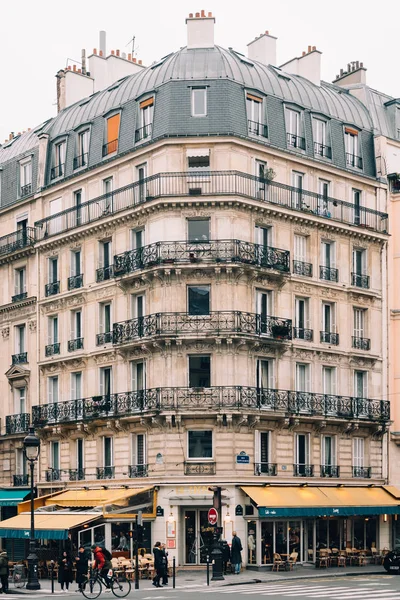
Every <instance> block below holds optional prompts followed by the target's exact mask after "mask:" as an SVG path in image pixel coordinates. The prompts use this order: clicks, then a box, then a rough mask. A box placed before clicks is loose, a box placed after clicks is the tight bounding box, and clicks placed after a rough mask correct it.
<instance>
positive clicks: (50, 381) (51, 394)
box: [47, 375, 59, 404]
mask: <svg viewBox="0 0 400 600" xmlns="http://www.w3.org/2000/svg"><path fill="white" fill-rule="evenodd" d="M58 400H59V397H58V376H57V375H56V376H53V377H48V378H47V401H48V403H49V404H53V403H54V404H55V403H56V402H58Z"/></svg>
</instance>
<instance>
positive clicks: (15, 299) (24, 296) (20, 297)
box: [11, 292, 28, 302]
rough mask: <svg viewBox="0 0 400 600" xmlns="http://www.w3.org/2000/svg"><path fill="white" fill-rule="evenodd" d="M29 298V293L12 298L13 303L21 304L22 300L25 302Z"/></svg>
mask: <svg viewBox="0 0 400 600" xmlns="http://www.w3.org/2000/svg"><path fill="white" fill-rule="evenodd" d="M27 297H28V292H22V293H21V294H15V296H11V302H21V300H25V298H27Z"/></svg>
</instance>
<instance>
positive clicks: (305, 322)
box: [295, 298, 310, 340]
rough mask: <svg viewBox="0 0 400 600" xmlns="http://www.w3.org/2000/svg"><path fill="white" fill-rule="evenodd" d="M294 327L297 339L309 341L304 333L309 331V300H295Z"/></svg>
mask: <svg viewBox="0 0 400 600" xmlns="http://www.w3.org/2000/svg"><path fill="white" fill-rule="evenodd" d="M295 327H296V337H297V338H298V339H301V340H304V339H309V336H307V333H308V331H307V332H306V330H309V329H310V318H309V298H296V299H295Z"/></svg>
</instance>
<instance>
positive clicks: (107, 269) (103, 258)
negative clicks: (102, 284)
mask: <svg viewBox="0 0 400 600" xmlns="http://www.w3.org/2000/svg"><path fill="white" fill-rule="evenodd" d="M113 272H114V271H113V261H112V244H111V240H103V241H101V242H100V243H99V269H98V271H97V281H107V280H109V279H111V277H112V276H113Z"/></svg>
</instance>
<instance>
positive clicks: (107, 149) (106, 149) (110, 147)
mask: <svg viewBox="0 0 400 600" xmlns="http://www.w3.org/2000/svg"><path fill="white" fill-rule="evenodd" d="M117 150H118V140H112V142H108V144H104V145H103V157H104V156H108V155H109V154H113V153H114V152H116V151H117Z"/></svg>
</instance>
